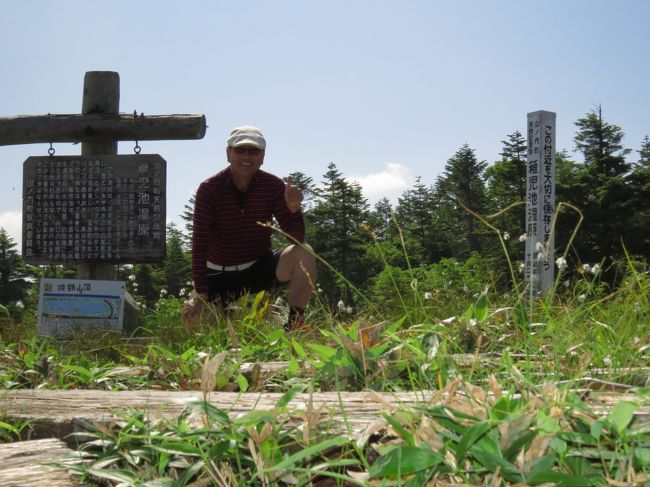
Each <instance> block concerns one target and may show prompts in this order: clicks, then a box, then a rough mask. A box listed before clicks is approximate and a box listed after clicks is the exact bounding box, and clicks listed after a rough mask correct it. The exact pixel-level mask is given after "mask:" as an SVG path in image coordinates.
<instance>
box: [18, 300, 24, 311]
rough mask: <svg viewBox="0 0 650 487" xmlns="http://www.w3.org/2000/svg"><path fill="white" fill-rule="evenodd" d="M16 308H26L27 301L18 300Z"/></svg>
mask: <svg viewBox="0 0 650 487" xmlns="http://www.w3.org/2000/svg"><path fill="white" fill-rule="evenodd" d="M16 308H18V309H25V303H23V302H22V301H16Z"/></svg>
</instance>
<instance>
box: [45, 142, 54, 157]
mask: <svg viewBox="0 0 650 487" xmlns="http://www.w3.org/2000/svg"><path fill="white" fill-rule="evenodd" d="M55 152H56V151H55V150H54V147H53V146H52V142H50V148H49V149H48V150H47V153H48V154H49V155H50V157H54V153H55Z"/></svg>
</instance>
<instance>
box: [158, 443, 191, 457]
mask: <svg viewBox="0 0 650 487" xmlns="http://www.w3.org/2000/svg"><path fill="white" fill-rule="evenodd" d="M151 448H152V449H154V450H156V451H159V452H164V453H169V454H171V455H188V456H194V457H198V456H201V450H200V449H198V448H197V447H195V446H192V445H190V444H189V443H183V442H180V441H178V442H165V443H163V444H162V445H152V446H151Z"/></svg>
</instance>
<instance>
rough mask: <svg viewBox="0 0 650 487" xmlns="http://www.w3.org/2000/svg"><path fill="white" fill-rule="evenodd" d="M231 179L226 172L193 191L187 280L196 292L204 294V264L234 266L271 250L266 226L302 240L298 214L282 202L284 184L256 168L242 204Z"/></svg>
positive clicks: (301, 228)
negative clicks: (274, 223)
mask: <svg viewBox="0 0 650 487" xmlns="http://www.w3.org/2000/svg"><path fill="white" fill-rule="evenodd" d="M237 193H238V192H237V189H236V188H235V187H234V185H233V184H232V182H231V179H230V168H229V167H228V168H226V169H224V170H223V171H220V172H219V173H217V174H215V175H214V176H212V177H210V178H208V179H206V180H205V181H203V182H202V183H201V185H200V186H199V189H198V191H197V192H196V200H195V205H194V222H193V227H192V279H193V280H194V289H196V292H198V293H207V292H208V285H207V279H206V266H207V262H208V261H210V262H212V263H213V264H218V265H237V264H243V263H245V262H250V261H252V260H256V259H258V258H260V257H261V256H262V255H264V254H265V253H266V252H268V251H269V250H270V248H271V229H270V228H267V227H263V226H261V225H258V224H257V222H271V221H272V219H273V217H275V219H276V220H277V222H278V223H279V225H280V228H282V230H283V231H284V232H286V233H287V234H289V235H291V236H292V237H293V238H295V239H296V240H297V241H299V242H303V241H304V239H305V222H304V220H303V217H302V213H301V212H300V211H298V212H296V213H291V212H290V211H289V209H288V208H287V204H286V202H285V200H284V182H283V181H282V179H280V178H279V177H277V176H274V175H273V174H270V173H268V172H265V171H262V170H258V171H257V173H256V174H255V177H254V178H253V181H252V182H251V184H250V186H249V187H248V191H246V193H244V194H245V198H244V200H243V205H242V203H240V199H239V197H238V194H237Z"/></svg>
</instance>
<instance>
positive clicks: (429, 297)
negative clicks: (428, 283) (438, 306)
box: [424, 292, 433, 299]
mask: <svg viewBox="0 0 650 487" xmlns="http://www.w3.org/2000/svg"><path fill="white" fill-rule="evenodd" d="M432 298H433V295H432V294H431V293H430V292H426V293H424V299H432Z"/></svg>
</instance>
